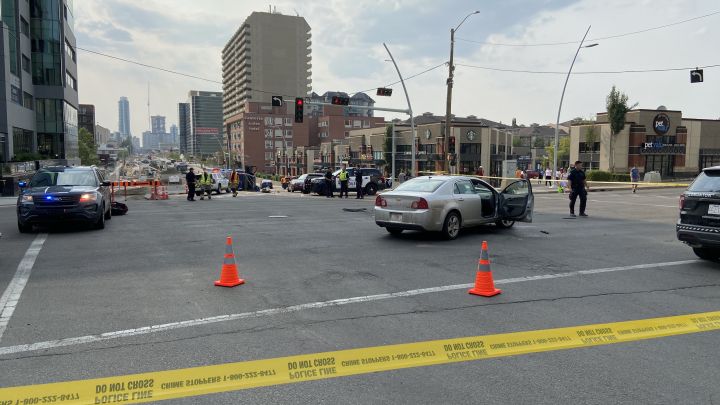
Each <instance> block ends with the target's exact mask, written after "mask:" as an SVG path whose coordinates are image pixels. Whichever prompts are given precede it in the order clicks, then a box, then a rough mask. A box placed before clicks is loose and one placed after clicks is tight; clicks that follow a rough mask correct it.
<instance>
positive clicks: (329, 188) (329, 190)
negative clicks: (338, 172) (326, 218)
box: [325, 168, 335, 198]
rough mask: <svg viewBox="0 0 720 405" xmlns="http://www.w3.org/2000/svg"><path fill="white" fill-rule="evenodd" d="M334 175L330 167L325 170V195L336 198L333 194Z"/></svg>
mask: <svg viewBox="0 0 720 405" xmlns="http://www.w3.org/2000/svg"><path fill="white" fill-rule="evenodd" d="M332 183H333V175H332V172H331V171H330V168H328V169H327V171H326V172H325V197H327V198H335V196H334V195H333V184H332Z"/></svg>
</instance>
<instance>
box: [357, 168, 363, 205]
mask: <svg viewBox="0 0 720 405" xmlns="http://www.w3.org/2000/svg"><path fill="white" fill-rule="evenodd" d="M362 183H363V175H362V170H360V168H359V167H356V168H355V190H356V192H357V197H355V198H356V199H357V198H361V199H362V198H365V197H364V196H363V187H362Z"/></svg>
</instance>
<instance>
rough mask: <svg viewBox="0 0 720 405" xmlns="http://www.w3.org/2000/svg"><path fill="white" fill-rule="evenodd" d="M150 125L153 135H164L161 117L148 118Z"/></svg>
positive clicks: (163, 122)
mask: <svg viewBox="0 0 720 405" xmlns="http://www.w3.org/2000/svg"><path fill="white" fill-rule="evenodd" d="M150 123H151V125H152V133H153V134H164V133H165V117H163V116H162V115H153V116H152V117H150Z"/></svg>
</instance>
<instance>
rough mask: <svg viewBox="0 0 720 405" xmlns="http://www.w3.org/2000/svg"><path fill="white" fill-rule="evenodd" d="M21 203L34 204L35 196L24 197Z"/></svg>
mask: <svg viewBox="0 0 720 405" xmlns="http://www.w3.org/2000/svg"><path fill="white" fill-rule="evenodd" d="M20 201H21V202H28V203H31V202H33V196H31V195H24V196H22V199H21V200H20Z"/></svg>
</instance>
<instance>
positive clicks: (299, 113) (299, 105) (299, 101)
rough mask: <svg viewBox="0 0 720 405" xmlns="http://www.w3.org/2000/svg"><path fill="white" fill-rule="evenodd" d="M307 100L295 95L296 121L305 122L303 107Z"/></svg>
mask: <svg viewBox="0 0 720 405" xmlns="http://www.w3.org/2000/svg"><path fill="white" fill-rule="evenodd" d="M304 107H305V100H303V98H302V97H295V122H303V108H304Z"/></svg>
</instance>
